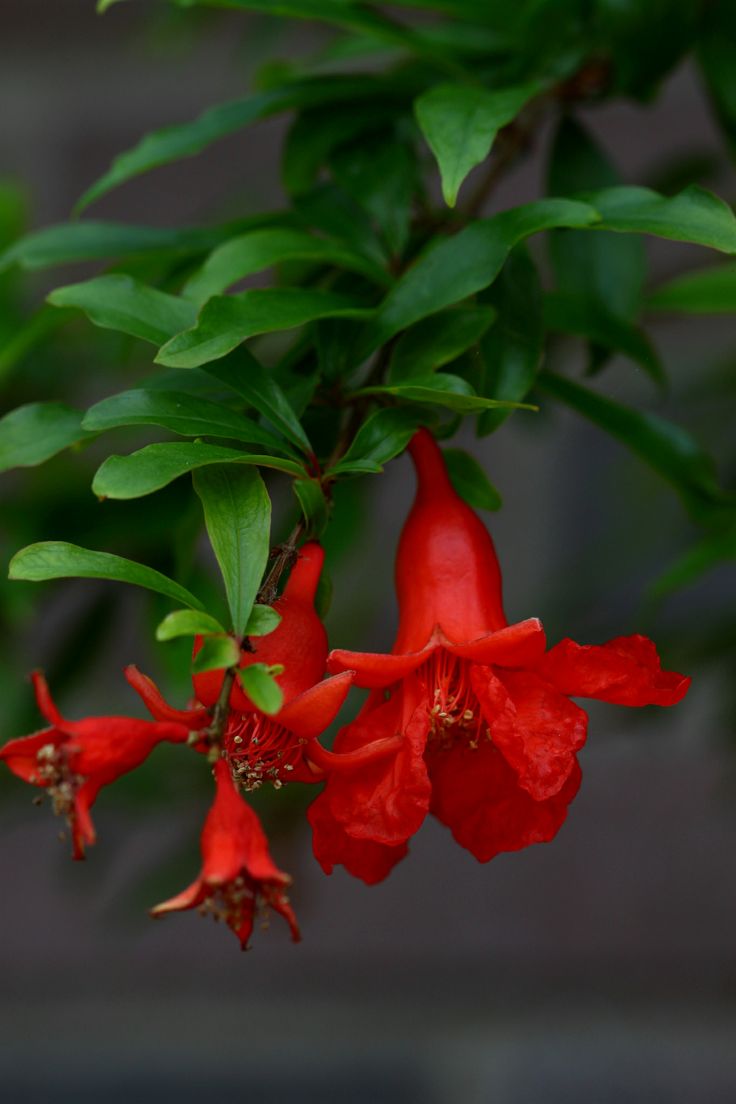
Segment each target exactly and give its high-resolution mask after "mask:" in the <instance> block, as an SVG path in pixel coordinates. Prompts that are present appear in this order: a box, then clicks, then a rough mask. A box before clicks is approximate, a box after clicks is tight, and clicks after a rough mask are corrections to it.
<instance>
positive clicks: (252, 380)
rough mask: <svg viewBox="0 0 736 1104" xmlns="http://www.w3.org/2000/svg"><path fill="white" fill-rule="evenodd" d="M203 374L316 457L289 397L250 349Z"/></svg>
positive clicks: (222, 361)
mask: <svg viewBox="0 0 736 1104" xmlns="http://www.w3.org/2000/svg"><path fill="white" fill-rule="evenodd" d="M204 370H205V371H206V372H207V374H208V375H209V376H214V378H215V379H217V380H219V381H220V383H224V384H225V385H226V386H227V387H230V388H231V389H232V390H233V391H235V392H236V394H238V395H241V396H242V397H243V398H244V399H245V401H246V402H247V403H249V404H250V405H251V406H252V407H254V408H255V409H256V410H257V411H258V412H259V414H262V415H263V416H264V418H268V420H269V421H270V422H271V424H272V425H274V426H275V427H276V429H278V430H279V431H280V432H281V433H283V435H284V437H286V439H287V440H289V441H291V442H292V444H294V445H296V446H297V448H299V449H301V451H302V452H305V453H306V454H307V455H308V456H312V455H313V450H312V446H311V445H310V443H309V438H308V437H307V435H306V433H305V432H304V430H303V428H302V425H301V422H300V421H299V419H298V418H297V416H296V414H295V413H294V410H293V408H292V406H291V404H290V403H289V400H288V399H287V397H286V395H285V394H284V392H283V391H282V389H281V388H280V387H279V385H278V383H277V382H276V380H275V379H274V378H273V376H271V375H270V373H269V372H268V371H267V370H266V369H265V368H264V367H263V366H262V365H261V364H260V363H259V362H258V361H257V360H256V358H255V357H254V356H253V354H252V353H251V352H250V351H249V350H248V349H244V348H241V349H237V350H236V351H235V352H233V353H230V354H229V356H227V357H224V358H223V359H221V360H218V361H215V362H214V363H213V364H206V365H205V367H204Z"/></svg>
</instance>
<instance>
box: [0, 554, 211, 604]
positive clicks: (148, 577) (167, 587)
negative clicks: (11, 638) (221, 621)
mask: <svg viewBox="0 0 736 1104" xmlns="http://www.w3.org/2000/svg"><path fill="white" fill-rule="evenodd" d="M8 578H9V579H23V580H26V581H28V582H34V583H36V582H43V581H45V580H47V579H109V580H110V581H111V582H118V583H131V584H132V585H133V586H139V587H145V588H146V590H154V591H156V593H157V594H163V595H165V596H166V597H167V598H171V599H173V601H175V602H178V603H180V604H182V605H185V606H190V607H191V608H192V609H196V610H203V609H204V606H203V605H202V603H201V602H200V600H199V599H198V598H195V596H194V595H193V594H191V593H190V592H189V591H188V590H187V589H186V587H183V586H180V585H179V584H178V583H175V582H174V580H173V579H168V578H167V577H166V576H165V575H162V574H161V572H160V571H154V569H153V568H152V567H146V566H145V565H144V564H139V563H134V561H133V560H126V559H124V558H123V557H122V556H115V555H113V554H112V553H110V552H93V551H92V550H91V549H89V548H80V547H79V546H78V545H76V544H67V543H66V542H65V541H41V542H39V543H38V544H29V545H28V546H27V547H26V548H22V549H21V550H20V552H16V554H15V555H14V556H13V558H12V560H11V561H10V568H9V571H8Z"/></svg>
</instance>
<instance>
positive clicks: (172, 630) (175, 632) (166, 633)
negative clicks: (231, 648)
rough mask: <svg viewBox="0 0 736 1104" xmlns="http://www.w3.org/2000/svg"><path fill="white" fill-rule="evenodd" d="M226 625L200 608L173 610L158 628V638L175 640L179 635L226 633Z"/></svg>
mask: <svg viewBox="0 0 736 1104" xmlns="http://www.w3.org/2000/svg"><path fill="white" fill-rule="evenodd" d="M224 632H225V627H224V626H223V625H221V624H220V622H219V621H218V620H217V619H216V618H215V617H212V616H211V614H209V613H200V611H199V610H190V609H186V610H173V611H172V612H171V613H169V614H167V615H166V617H164V619H163V621H161V622H160V623H159V625H158V627H157V628H156V639H157V640H175V639H176V637H179V636H206V635H207V634H208V633H224Z"/></svg>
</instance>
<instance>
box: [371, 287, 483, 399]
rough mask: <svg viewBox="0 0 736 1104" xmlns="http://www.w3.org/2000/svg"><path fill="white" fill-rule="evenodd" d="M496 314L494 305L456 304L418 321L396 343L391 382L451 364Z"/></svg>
mask: <svg viewBox="0 0 736 1104" xmlns="http://www.w3.org/2000/svg"><path fill="white" fill-rule="evenodd" d="M495 318H496V312H495V310H493V308H492V307H487V306H482V307H455V308H454V309H452V310H447V311H441V312H440V313H439V314H432V315H430V316H429V318H424V319H422V321H421V322H417V324H416V325H415V326H412V327H411V328H410V329H409V330H407V331H406V333H403V334H402V335H401V337H400V338H399V340H398V341H397V342H396V345H395V346H394V351H393V355H392V357H391V367H390V371H389V382H390V383H401V382H404V381H405V380H408V379H411V378H412V377H413V376H426V375H429V373H430V372H433V371H434V370H435V369H436V368H441V367H442V366H443V365H444V364H449V363H450V361H452V360H455V359H456V358H457V357H459V356H460V355H461V353H464V352H466V350H467V349H469V348H471V347H472V346H473V345H475V344H476V343H477V342H478V341H479V340H480V338H481V337H482V336H483V334H484V333H485V332H486V330H487V329H488V327H489V326H490V325H491V323H492V322H493V321H494V319H495Z"/></svg>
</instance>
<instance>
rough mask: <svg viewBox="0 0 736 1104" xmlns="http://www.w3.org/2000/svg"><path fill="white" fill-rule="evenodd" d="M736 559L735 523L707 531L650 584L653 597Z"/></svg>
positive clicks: (689, 583)
mask: <svg viewBox="0 0 736 1104" xmlns="http://www.w3.org/2000/svg"><path fill="white" fill-rule="evenodd" d="M733 560H736V527H734V528H732V529H730V530H728V531H727V532H725V533H720V532H719V533H709V534H708V535H707V536H705V537H703V539H702V540H700V541H698V542H697V543H696V544H694V545H693V546H692V548H689V549H688V550H687V552H685V553H684V554H683V555H682V556H680V557H679V559H677V560H676V561H675V562H674V563H673V564H672V565H671V567H669V568H667V570H666V571H665V572H663V573H662V574H661V575H660V577H659V578H658V579H657V580H656V582H655V583H654V584H653V586H652V587H651V588H650V593H651V595H652V597H653V598H664V597H665V596H666V595H668V594H673V593H674V592H675V591H676V590H682V589H683V587H686V586H690V585H691V584H692V583H694V582H696V581H697V580H698V579H699V578H700V577H701V576H702V575H705V573H706V572H708V571H711V570H712V569H713V568H714V567H718V565H719V564H722V563H724V562H726V561H733Z"/></svg>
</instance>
